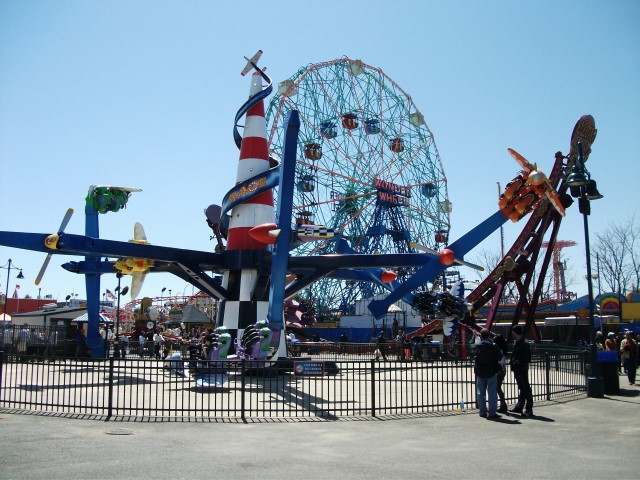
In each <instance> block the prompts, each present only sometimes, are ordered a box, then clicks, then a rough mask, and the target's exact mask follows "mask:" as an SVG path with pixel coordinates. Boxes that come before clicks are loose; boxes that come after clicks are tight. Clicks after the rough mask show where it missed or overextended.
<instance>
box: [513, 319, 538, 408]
mask: <svg viewBox="0 0 640 480" xmlns="http://www.w3.org/2000/svg"><path fill="white" fill-rule="evenodd" d="M512 332H513V335H514V337H515V342H514V343H513V352H512V353H511V361H510V362H509V364H510V365H511V371H512V372H513V376H514V377H515V379H516V383H517V384H518V403H516V405H515V406H514V407H513V408H512V409H511V410H509V411H510V412H511V413H521V414H522V418H529V417H532V416H533V394H532V392H531V385H530V384H529V363H531V348H530V347H529V344H528V343H527V341H526V339H525V338H524V329H523V328H522V326H521V325H516V326H515V327H513V329H512ZM523 408H524V412H523Z"/></svg>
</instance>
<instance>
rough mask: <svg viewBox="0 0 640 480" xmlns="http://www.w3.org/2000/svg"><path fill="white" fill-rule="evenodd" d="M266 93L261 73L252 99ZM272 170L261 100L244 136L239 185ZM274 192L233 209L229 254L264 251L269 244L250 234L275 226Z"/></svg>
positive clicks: (254, 80)
mask: <svg viewBox="0 0 640 480" xmlns="http://www.w3.org/2000/svg"><path fill="white" fill-rule="evenodd" d="M261 90H262V77H261V76H260V73H259V72H254V74H253V75H252V76H251V90H250V92H249V98H251V97H253V96H254V95H256V94H257V93H259V92H260V91H261ZM268 169H269V146H268V143H267V123H266V120H265V118H264V102H263V101H262V100H261V101H259V102H257V103H256V104H255V105H253V106H252V107H251V108H249V110H248V111H247V114H246V117H245V126H244V134H243V136H242V144H241V147H240V162H239V164H238V174H237V177H236V184H238V183H240V182H243V181H245V180H248V179H250V178H252V177H255V176H256V175H259V174H261V173H263V172H266V171H267V170H268ZM274 221H275V211H274V208H273V192H272V191H271V190H267V191H266V192H264V193H262V194H260V195H257V196H255V197H253V198H251V199H249V200H247V201H246V202H244V203H241V204H240V205H236V206H235V207H233V211H232V215H231V220H230V221H229V233H228V235H227V250H262V249H264V248H265V244H264V243H262V242H259V241H257V240H255V239H254V238H252V237H251V235H249V233H248V232H249V230H250V229H251V228H253V227H255V226H257V225H262V224H264V223H273V222H274Z"/></svg>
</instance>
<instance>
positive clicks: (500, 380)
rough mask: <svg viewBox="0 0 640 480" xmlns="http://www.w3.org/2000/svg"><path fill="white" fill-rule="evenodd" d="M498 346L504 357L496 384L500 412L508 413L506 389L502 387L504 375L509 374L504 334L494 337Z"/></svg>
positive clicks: (501, 360) (494, 341)
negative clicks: (505, 396)
mask: <svg viewBox="0 0 640 480" xmlns="http://www.w3.org/2000/svg"><path fill="white" fill-rule="evenodd" d="M493 343H495V345H496V347H498V349H499V350H500V353H501V354H502V358H501V359H500V371H499V372H498V378H497V380H498V382H497V385H496V391H497V392H498V399H499V400H500V406H499V407H498V413H507V408H508V407H507V401H506V400H505V398H504V390H503V389H502V383H503V382H504V377H505V376H506V375H507V341H506V340H505V338H504V337H503V336H502V335H496V336H495V338H494V339H493Z"/></svg>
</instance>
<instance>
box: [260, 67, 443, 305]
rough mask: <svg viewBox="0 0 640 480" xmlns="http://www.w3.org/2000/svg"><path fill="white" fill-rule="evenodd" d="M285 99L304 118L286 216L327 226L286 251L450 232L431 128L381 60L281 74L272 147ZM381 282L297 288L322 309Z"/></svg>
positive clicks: (369, 245)
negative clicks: (318, 237) (329, 232)
mask: <svg viewBox="0 0 640 480" xmlns="http://www.w3.org/2000/svg"><path fill="white" fill-rule="evenodd" d="M290 109H296V110H298V111H299V114H300V121H301V126H300V132H299V144H298V151H297V154H296V159H297V160H296V161H297V163H296V185H295V193H294V209H293V217H294V218H295V219H296V223H297V224H299V225H322V226H325V227H327V228H330V229H333V230H334V237H333V238H331V239H328V240H326V241H324V242H310V243H304V244H302V245H301V246H299V247H297V248H296V249H295V250H293V251H292V252H291V253H292V255H315V254H318V255H320V254H329V253H336V252H337V245H338V243H337V242H338V240H339V239H344V240H346V241H347V242H348V245H349V246H350V248H351V249H353V250H355V251H357V252H358V253H407V252H413V251H414V250H413V248H412V242H414V243H417V244H421V245H425V246H429V247H436V248H437V246H438V244H439V243H446V242H447V240H448V233H449V229H450V222H449V213H450V211H451V203H450V202H449V200H448V192H447V179H446V176H445V173H444V170H443V168H442V163H441V160H440V155H439V153H438V149H437V148H436V144H435V141H434V138H433V134H432V133H431V131H430V130H429V128H428V127H427V124H426V123H425V121H424V117H423V115H422V114H421V113H420V111H419V110H418V108H417V107H416V106H415V105H414V103H413V101H412V100H411V97H410V96H409V95H407V94H406V93H405V92H404V91H403V90H402V89H401V88H400V87H399V86H398V85H397V84H396V83H395V82H394V81H393V80H391V79H390V78H389V77H387V76H386V75H385V74H384V72H383V71H382V70H380V69H378V68H375V67H371V66H369V65H366V64H365V63H363V62H361V61H360V60H352V59H349V58H346V57H343V58H340V59H337V60H333V61H329V62H323V63H319V64H315V65H310V66H308V67H306V68H302V69H300V70H299V71H298V72H297V73H296V74H294V75H293V76H292V77H291V78H289V79H288V80H284V81H282V82H280V84H279V86H278V93H277V95H275V96H274V98H273V99H272V101H271V102H270V104H269V107H268V111H267V113H266V120H267V124H268V130H270V133H269V142H270V148H271V153H272V155H273V156H275V157H279V156H281V154H282V150H283V146H284V133H283V128H282V127H283V124H284V121H285V118H286V115H287V113H288V112H289V110H290ZM396 273H398V275H399V277H400V278H402V276H403V275H407V274H409V272H408V271H397V272H396ZM382 291H383V290H382V288H381V287H379V286H377V285H375V284H372V283H369V282H360V281H345V280H331V279H323V280H321V281H320V282H316V283H315V284H313V285H312V286H311V287H310V288H309V289H308V290H307V291H305V293H304V295H303V296H304V297H307V298H308V299H309V300H312V301H313V303H314V304H316V305H317V306H318V307H319V308H320V311H322V312H328V311H330V312H336V311H340V312H342V313H349V312H350V311H352V309H353V307H354V304H355V301H356V300H358V299H360V298H369V297H372V296H374V295H376V294H378V293H381V292H382Z"/></svg>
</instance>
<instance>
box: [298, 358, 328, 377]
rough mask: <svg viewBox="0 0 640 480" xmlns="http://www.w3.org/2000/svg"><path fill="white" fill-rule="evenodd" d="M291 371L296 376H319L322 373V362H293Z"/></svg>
mask: <svg viewBox="0 0 640 480" xmlns="http://www.w3.org/2000/svg"><path fill="white" fill-rule="evenodd" d="M293 373H294V375H295V376H296V377H315V376H320V377H321V376H323V375H324V362H294V363H293Z"/></svg>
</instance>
